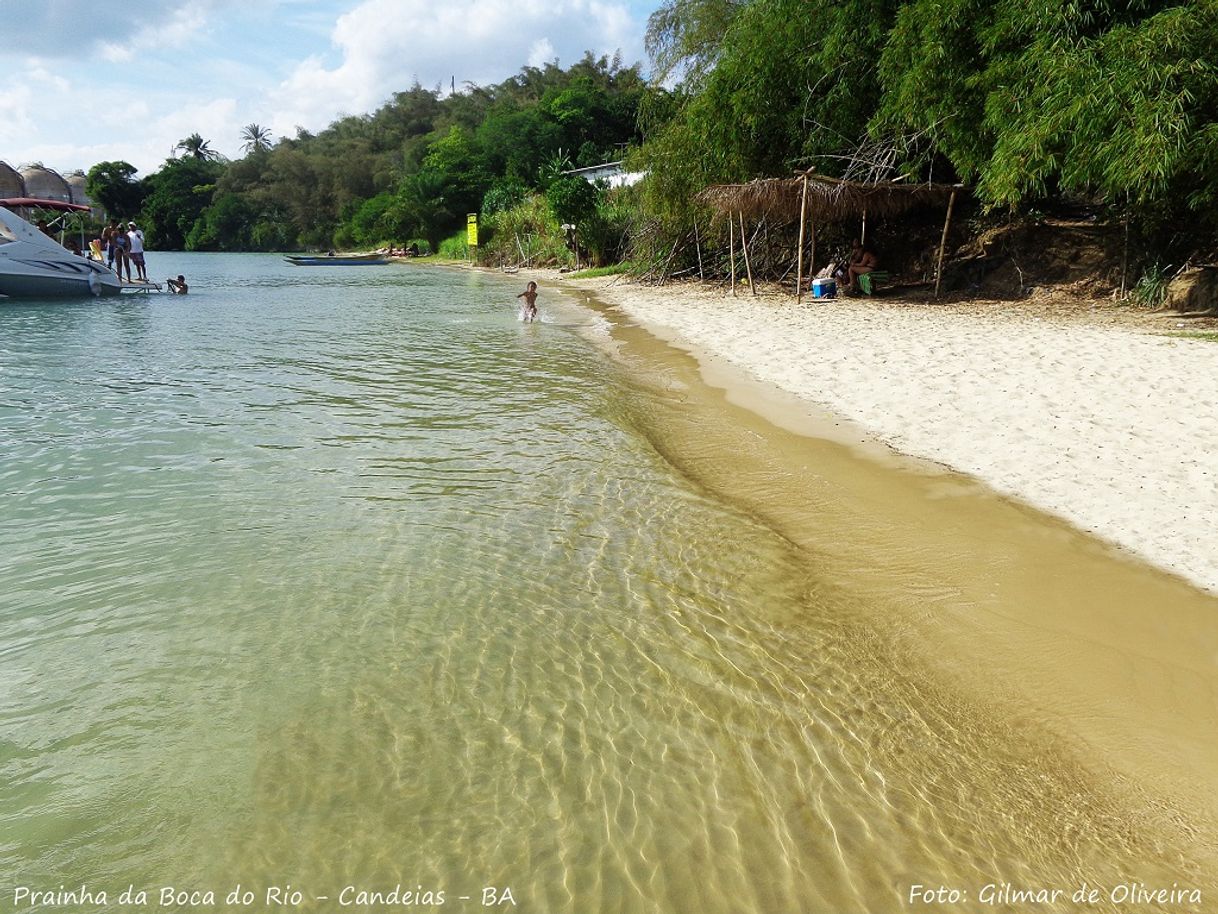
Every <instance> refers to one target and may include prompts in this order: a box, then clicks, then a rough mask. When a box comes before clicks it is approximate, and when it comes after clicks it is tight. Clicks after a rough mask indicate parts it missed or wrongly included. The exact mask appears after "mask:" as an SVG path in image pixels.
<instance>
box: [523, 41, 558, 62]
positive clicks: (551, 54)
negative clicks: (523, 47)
mask: <svg viewBox="0 0 1218 914" xmlns="http://www.w3.org/2000/svg"><path fill="white" fill-rule="evenodd" d="M557 56H558V55H557V53H556V52H555V51H554V45H552V44H551V43H550V39H549V38H539V39H538V40H537V41H534V42H533V46H532V47H531V48H529V66H530V67H538V68H541V67H544V66H545V65H546V64H547V63H549V62H550V61H551V60H553V59H554V58H555V57H557Z"/></svg>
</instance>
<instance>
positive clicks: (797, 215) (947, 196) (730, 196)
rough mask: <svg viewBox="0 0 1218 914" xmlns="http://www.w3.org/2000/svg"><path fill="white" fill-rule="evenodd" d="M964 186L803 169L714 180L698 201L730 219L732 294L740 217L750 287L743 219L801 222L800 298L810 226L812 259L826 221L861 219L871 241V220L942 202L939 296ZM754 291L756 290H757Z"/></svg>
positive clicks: (937, 273) (864, 235) (864, 234)
mask: <svg viewBox="0 0 1218 914" xmlns="http://www.w3.org/2000/svg"><path fill="white" fill-rule="evenodd" d="M964 190H965V187H964V185H962V184H930V183H923V184H906V183H902V182H899V181H877V182H868V183H864V182H861V181H846V180H843V179H841V178H830V177H827V176H825V175H818V174H815V173H814V171H811V170H810V171H806V172H801V173H799V174H797V175H795V176H794V177H791V178H758V179H757V180H755V181H749V182H748V183H747V184H713V185H711V186H710V187H707V188H705V189H704V190H702V191H700V192H699V193H698V195H697V199H698V200H699V201H700V202H702V203H704V204H706V205H707V206H709V207H710V208H711V209H712V210H714V211H715V212H716V213H717V214H718V215H719V216H721V217H723V218H726V219H728V225H729V232H728V237H729V244H732V245H733V250H732V294H733V295H734V294H735V293H736V272H735V266H736V264H735V249H734V242H733V241H732V240H731V239H732V237H733V235H734V233H735V223H736V222H737V221H739V230H740V244H741V249H742V251H743V253H744V262H745V268H746V269H747V270H748V271H749V286H750V288H751V287H752V284H753V276H752V268H751V266H750V264H749V255H748V244H747V242H746V241H745V234H744V232H745V219H746V218H748V219H751V220H757V219H763V218H776V219H780V220H782V221H785V222H793V221H796V220H798V222H799V251H798V255H797V261H798V267H797V270H796V279H795V283H796V300H797V301H798V300H799V299H800V298H801V297H802V295H803V279H804V276H803V263H804V260H803V252H804V238H805V234H806V233H807V230H808V229H810V234H811V240H812V251H811V261H812V262H815V260H816V226H817V225H818V224H823V223H832V222H844V221H847V220H853V219H860V220H861V221H862V231H861V233H860V237H861V239H862V240H863V241H866V239H867V219H868V217H870V218H872V219H876V218H887V217H890V216H899V215H901V214H902V213H904V212H907V211H908V210H911V209H913V208H915V207H918V206H927V205H934V206H939V205H943V206H946V208H947V216H946V218H945V219H944V223H943V237H942V240H941V241H940V243H939V256H938V260H937V265H936V268H935V295H936V296H938V294H939V285H940V281H941V279H942V274H943V253H944V248H945V247H946V245H947V233H948V230H949V229H950V227H951V218H952V211H953V209H954V208H955V205H956V197H957V196H958V195H959V194H960V193H961V192H962V191H964ZM754 294H755V293H754Z"/></svg>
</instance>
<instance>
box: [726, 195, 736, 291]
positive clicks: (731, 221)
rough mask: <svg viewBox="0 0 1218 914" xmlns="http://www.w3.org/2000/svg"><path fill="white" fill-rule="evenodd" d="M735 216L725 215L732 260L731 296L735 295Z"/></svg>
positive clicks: (728, 247)
mask: <svg viewBox="0 0 1218 914" xmlns="http://www.w3.org/2000/svg"><path fill="white" fill-rule="evenodd" d="M735 238H736V217H735V216H733V215H731V214H730V213H729V214H728V217H727V249H728V250H729V251H730V252H731V260H732V297H733V298H735V297H736V241H735Z"/></svg>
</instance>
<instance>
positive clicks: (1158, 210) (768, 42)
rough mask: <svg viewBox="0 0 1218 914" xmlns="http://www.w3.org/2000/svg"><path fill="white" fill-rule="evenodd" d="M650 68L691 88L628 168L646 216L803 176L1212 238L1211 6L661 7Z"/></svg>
mask: <svg viewBox="0 0 1218 914" xmlns="http://www.w3.org/2000/svg"><path fill="white" fill-rule="evenodd" d="M649 40H650V44H651V47H652V50H653V55H654V56H656V57H657V58H658V59H661V60H662V61H663V63H664V66H665V68H666V70H668V71H672V70H677V69H680V67H681V66H682V65H684V66H685V67H686V69H687V71H688V72H689V73H690V74H691V77H690V79H688V80H687V87H686V88H685V90H684V91H683V92H681V93H680V109H679V111H678V113H677V114H676V116H674V117H670V118H668V119H667V120H666V123H665V124H664V125H663V126H662V128H661V129H660V130H659V131H658V135H657V136H656V137H655V138H654V139H653V140H652V141H651V142H649V143H648V144H647V146H646V147H645V148H644V150H643V155H642V156H641V159H642V161H643V162H644V163H645V164H646V165H647V166H648V167H649V168H650V169H651V172H652V175H653V180H652V181H651V182H650V185H651V186H650V207H651V210H652V211H653V213H654V214H655V215H656V216H658V217H660V218H665V217H667V218H668V219H670V220H672V221H673V222H674V223H680V222H682V221H684V222H688V221H689V220H690V219H692V218H693V212H692V209H691V205H690V199H691V197H692V194H693V192H694V191H696V190H697V189H699V188H701V187H703V186H705V185H707V184H709V183H713V182H722V181H733V180H743V179H748V178H751V177H755V176H758V175H783V174H790V173H791V171H792V170H793V169H796V168H802V167H807V166H812V165H814V166H815V167H816V168H817V169H818V171H820V172H821V173H826V174H836V175H843V174H844V175H848V176H852V177H870V178H890V177H895V176H898V175H906V176H908V177H910V178H913V179H918V180H926V179H933V180H938V181H957V180H959V181H963V182H967V183H969V184H971V185H973V186H974V187H975V190H976V197H977V199H978V200H979V201H980V202H981V203H982V204H983V205H984V206H985V207H987V208H990V209H995V208H999V207H1002V208H1018V207H1021V206H1025V205H1028V204H1034V203H1037V202H1038V201H1042V200H1045V199H1052V198H1060V197H1062V196H1066V197H1070V198H1074V199H1085V200H1087V201H1089V202H1092V203H1096V204H1099V205H1107V206H1109V207H1111V208H1114V209H1116V210H1119V211H1120V212H1129V213H1132V214H1133V216H1134V217H1135V218H1137V219H1139V220H1140V221H1141V222H1142V223H1143V224H1144V225H1149V226H1155V225H1159V226H1167V227H1170V226H1171V225H1172V224H1178V223H1180V222H1183V221H1184V220H1187V221H1188V225H1189V228H1190V229H1191V230H1192V232H1193V233H1194V237H1196V234H1197V233H1198V232H1199V231H1203V232H1204V233H1208V234H1211V235H1212V233H1213V231H1214V228H1215V225H1216V223H1215V220H1214V218H1213V216H1212V215H1210V214H1211V213H1213V212H1214V208H1213V203H1214V199H1215V195H1216V194H1218V58H1215V57H1214V54H1213V50H1212V49H1213V48H1214V47H1215V42H1216V41H1218V6H1216V5H1215V4H1213V3H1210V2H1185V0H1175V2H1172V0H843V2H837V0H751V2H745V3H732V2H730V0H668V2H667V3H666V4H665V5H664V6H663V7H662V9H661V10H660V12H658V13H657V14H656V15H655V16H653V18H652V29H651V33H650V35H649Z"/></svg>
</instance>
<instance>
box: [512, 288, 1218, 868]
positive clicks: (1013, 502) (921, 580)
mask: <svg viewBox="0 0 1218 914" xmlns="http://www.w3.org/2000/svg"><path fill="white" fill-rule="evenodd" d="M528 278H537V279H542V280H546V282H544V284H543V293H544V292H545V291H546V286H547V285H548V286H549V288H550V289H552V290H555V291H557V290H559V289H565V292H566V296H565V297H566V298H568V299H569V300H571V302H572V304H574V305H576V306H577V307H580V306H582V307H585V308H590V309H592V310H593V311H595V312H596V313H600V314H602V315H604V316H606V317H607V318H608V319H609V321H610V324H611V331H610V337H611V340H609V341H607V342H608V348H610V349H611V350H612V351H613V353H614V355H615V357H616V358H617V359H619V360H622V361H624V363H625V366H626V369H627V370H628V371H631V372H632V373H633V372H634V371H635V370H641V371H640V373H639V377H640V378H641V381H642V383H643V384H644V385H645V386H648V387H652V388H653V389H654V390H656V392H657V393H659V394H660V396H661V397H662V398H663V399H664V400H665V401H666V402H670V403H672V404H673V406H672V409H671V412H672V417H671V425H670V419H669V418H667V417H657V418H655V419H654V420H653V421H655V422H657V423H660V425H661V426H662V428H663V433H662V434H659V435H657V437H656V439H655V442H656V443H657V445H658V446H659V447H660V449H661V452H662V453H663V456H664V458H665V459H666V460H668V461H669V462H671V463H673V465H674V466H676V467H677V468H678V469H679V470H680V471H681V472H682V473H683V474H685V475H687V476H688V477H689V478H691V479H692V480H694V481H695V483H696V484H697V485H698V486H700V487H703V488H705V489H706V490H707V491H708V492H710V493H712V494H713V495H714V496H715V497H718V498H720V499H722V500H724V501H726V502H729V503H732V504H734V505H735V506H736V507H737V508H739V509H741V510H743V511H744V512H745V513H746V514H748V515H750V516H754V517H757V518H759V519H761V520H762V522H763V523H764V524H765V525H766V526H767V527H769V528H770V529H771V530H773V531H774V532H776V533H778V534H779V535H780V536H782V537H783V538H784V539H786V540H787V541H788V542H790V543H792V544H793V545H794V546H795V547H796V548H798V549H799V550H801V552H802V553H803V554H804V556H805V557H806V560H807V561H808V563H809V568H811V569H814V575H815V578H816V580H818V581H822V582H833V583H832V585H830V586H837V587H842V588H844V591H845V592H848V593H850V594H851V595H852V598H855V599H857V600H858V605H859V606H860V607H867V608H866V609H861V610H860V612H861V613H862V616H861V617H862V618H867V620H868V621H867V622H866V623H865V627H866V628H868V629H873V630H874V631H875V632H876V633H877V635H878V637H880V638H885V637H890V638H892V639H894V643H896V644H900V645H901V646H902V650H906V651H908V658H907V659H909V661H910V663H911V666H910V667H908V668H906V667H903V666H902V667H894V669H901V671H902V672H901V675H905V674H908V673H909V671H910V670H913V669H925V670H926V671H927V673H928V676H929V677H930V678H928V679H927V680H926V682H927V683H928V684H929V683H933V685H930V686H929V687H930V688H932V689H934V688H939V687H940V686H946V687H947V688H948V689H949V690H950V694H951V695H954V696H955V698H954V699H953V700H955V701H960V702H962V703H963V706H966V707H968V708H970V709H971V711H970V713H971V714H972V715H973V718H972V719H973V720H974V722H985V721H989V722H991V723H993V722H995V721H999V722H1002V723H1001V724H1000V726H1003V727H1004V728H1009V727H1014V728H1022V727H1025V726H1026V727H1029V728H1030V732H1031V734H1032V735H1031V736H1030V737H1029V738H1030V739H1031V740H1032V742H1034V743H1036V744H1037V745H1042V746H1050V745H1052V746H1055V747H1057V749H1054V750H1053V751H1054V752H1056V751H1058V750H1060V751H1061V752H1063V753H1064V755H1063V756H1062V757H1063V758H1067V757H1068V758H1073V759H1075V760H1077V761H1078V762H1079V763H1080V765H1081V770H1084V771H1086V772H1087V778H1088V779H1090V778H1095V780H1093V781H1092V784H1093V785H1095V787H1096V789H1098V790H1100V791H1101V793H1103V794H1104V795H1107V796H1110V797H1119V798H1122V799H1121V801H1120V802H1121V803H1123V804H1126V805H1127V810H1126V811H1127V812H1128V813H1129V815H1130V816H1131V818H1130V820H1129V823H1130V825H1129V827H1131V828H1136V829H1137V830H1138V831H1142V829H1143V828H1147V829H1149V831H1150V832H1152V833H1153V832H1160V833H1161V834H1163V835H1167V836H1174V838H1172V839H1171V840H1172V841H1173V842H1174V841H1175V840H1178V839H1179V837H1180V836H1181V834H1188V835H1192V836H1193V837H1192V841H1190V843H1194V844H1195V845H1196V846H1197V849H1198V850H1199V851H1200V852H1201V853H1202V856H1204V857H1205V859H1206V860H1207V861H1208V863H1207V866H1212V863H1213V860H1214V856H1213V855H1214V853H1215V848H1218V842H1216V841H1215V836H1216V835H1218V831H1216V830H1215V829H1216V828H1218V806H1216V805H1215V804H1214V801H1213V785H1214V784H1215V783H1218V780H1216V779H1218V767H1216V764H1218V754H1216V753H1215V749H1216V748H1218V742H1216V739H1218V737H1216V736H1215V734H1218V705H1215V702H1214V700H1213V695H1214V688H1215V685H1216V684H1218V670H1216V668H1215V657H1218V653H1216V651H1218V611H1216V610H1218V600H1216V599H1215V597H1214V596H1213V594H1212V593H1209V592H1207V591H1205V590H1202V589H1199V588H1197V587H1196V586H1195V585H1194V584H1193V583H1192V582H1191V581H1189V580H1188V579H1186V578H1185V577H1184V576H1182V575H1180V574H1178V573H1172V572H1171V570H1164V569H1163V568H1161V567H1158V566H1155V565H1153V564H1148V563H1147V562H1145V561H1143V560H1140V559H1139V558H1138V557H1136V556H1133V555H1132V554H1131V553H1130V552H1129V550H1127V549H1121V548H1118V547H1114V545H1113V544H1112V543H1110V542H1109V541H1105V540H1102V539H1100V538H1097V537H1096V536H1094V534H1091V533H1088V532H1087V531H1085V530H1084V529H1083V528H1081V527H1080V526H1079V525H1077V524H1072V523H1070V522H1069V521H1068V520H1065V519H1062V518H1061V517H1060V515H1055V514H1053V513H1047V512H1044V511H1043V510H1041V509H1039V508H1038V507H1037V506H1035V505H1032V504H1029V502H1028V500H1027V499H1025V498H1019V497H1016V496H1012V495H1010V494H1004V493H1003V492H1001V491H997V490H996V487H994V486H993V485H992V484H990V483H989V482H988V481H987V480H986V479H984V478H982V477H981V476H980V475H979V474H975V473H973V474H961V473H959V472H956V471H954V470H953V469H952V468H951V467H950V466H947V465H946V463H945V461H942V460H938V461H934V460H930V459H927V458H924V457H918V456H912V457H911V456H908V454H907V452H906V451H898V450H894V449H892V448H891V446H890V444H885V443H884V442H883V441H881V440H879V437H878V436H876V435H875V434H874V432H873V430H872V429H871V428H866V427H864V426H862V425H861V424H859V423H857V422H853V421H851V419H850V418H847V417H842V416H841V415H840V414H836V413H834V412H832V411H830V410H828V409H826V408H825V407H824V405H823V404H821V403H817V402H814V401H811V400H810V399H809V398H806V397H802V398H801V397H799V396H797V395H796V394H795V393H793V392H791V391H789V390H787V389H784V388H783V387H782V386H780V385H778V384H775V383H773V382H771V381H769V380H766V379H763V378H759V377H758V373H757V372H756V371H755V370H753V366H751V365H749V364H742V363H739V362H736V361H733V360H732V359H730V358H728V357H727V356H726V355H725V353H724V352H723V347H722V346H716V345H712V344H704V343H703V342H702V341H701V340H699V341H697V342H691V340H690V336H689V335H685V334H682V333H680V332H678V331H677V330H675V329H673V328H672V326H671V325H669V324H668V323H667V322H665V323H657V322H656V321H654V320H651V319H649V317H650V315H651V313H653V312H654V311H656V310H662V309H663V308H664V307H665V305H664V303H663V302H660V303H658V304H656V303H655V299H656V298H662V297H665V296H673V293H674V292H675V293H676V295H675V296H673V297H675V298H677V299H679V298H680V297H681V295H682V294H684V295H686V296H695V295H697V292H698V291H700V290H693V291H692V292H691V291H690V290H688V289H686V290H681V289H677V290H673V289H655V290H649V289H639V288H638V287H633V286H622V285H620V284H616V285H615V287H614V288H612V289H610V290H608V291H605V290H602V289H600V288H596V287H594V286H593V284H591V283H588V282H587V281H574V282H565V281H564V282H562V283H554V282H550V280H553V279H554V277H553V276H544V275H538V274H537V273H534V274H532V275H531V276H530V277H528ZM596 284H597V285H601V283H600V282H599V281H597V283H596ZM639 297H641V298H642V300H643V301H642V304H641V305H640V304H639V301H638V299H639ZM698 298H699V299H701V300H695V301H694V302H692V303H686V304H685V307H688V308H690V309H694V310H695V313H701V312H703V311H704V310H705V307H706V305H707V303H708V302H707V300H706V297H705V296H698ZM624 299H629V300H630V301H629V302H628V303H626V304H624V301H623V300H624ZM785 303H786V304H787V305H791V304H793V303H792V302H790V301H789V300H788V301H786V302H785ZM709 304H710V306H711V307H714V308H721V309H723V310H725V311H728V312H729V314H728V316H729V317H739V315H738V313H736V312H735V311H734V310H733V309H732V308H731V307H730V305H731V303H730V300H729V302H727V303H725V302H723V301H722V300H720V298H719V297H718V296H715V295H714V293H712V297H711V299H710V300H709ZM725 304H727V307H726V308H724V305H725ZM758 304H760V305H761V306H762V307H764V308H767V309H769V313H768V314H761V313H760V312H754V313H755V317H756V319H757V320H758V322H761V321H763V320H767V319H768V318H771V317H773V316H774V314H775V312H776V311H777V308H778V307H779V306H778V305H777V301H776V297H769V299H768V300H767V299H762V300H761V301H760V302H759V303H758ZM846 304H847V305H849V304H851V303H849V302H848V303H846ZM639 307H643V308H647V309H648V315H647V316H645V317H642V318H640V317H639V316H638V314H637V311H636V309H637V308H639ZM674 307H676V308H678V309H679V308H681V307H682V303H681V302H680V301H678V302H677V303H676V305H675V306H674ZM785 310H789V311H794V310H795V309H794V308H791V307H789V308H787V309H785ZM809 310H811V309H809ZM805 319H806V318H805ZM967 319H971V318H967ZM711 323H712V326H713V325H714V322H713V321H712V322H711ZM985 326H986V327H987V328H989V329H990V330H992V329H993V327H991V326H990V325H989V324H986V325H985ZM998 329H1000V330H1001V329H1005V328H1003V327H1002V326H1001V325H999V328H998ZM793 339H795V340H796V342H799V339H798V338H793ZM1151 339H1153V338H1151ZM712 342H713V341H712ZM1201 345H1205V344H1201ZM778 351H779V352H782V351H783V350H782V349H781V347H780V348H779V350H778ZM665 353H667V355H665ZM682 366H687V367H682ZM691 417H692V418H691ZM718 418H722V420H724V421H723V424H722V426H720V424H719V423H718ZM707 420H709V421H710V423H711V424H710V425H709V426H708V425H707V424H705V423H706V422H707ZM658 429H659V426H658V427H657V431H658ZM1016 456H1018V455H1016ZM1044 740H1047V741H1048V742H1044ZM1046 751H1048V750H1046ZM1080 783H1081V782H1080ZM1135 810H1136V812H1134V811H1135ZM1121 818H1125V817H1124V815H1122V817H1121ZM1185 823H1186V824H1185ZM1202 848H1204V850H1202Z"/></svg>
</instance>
